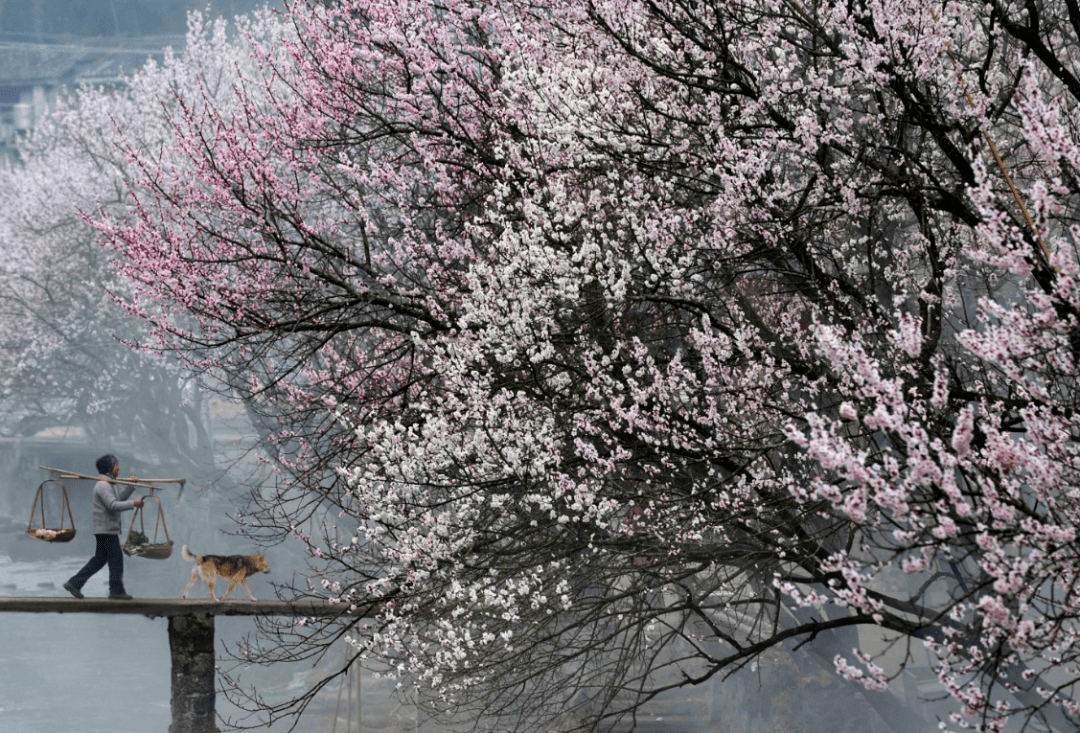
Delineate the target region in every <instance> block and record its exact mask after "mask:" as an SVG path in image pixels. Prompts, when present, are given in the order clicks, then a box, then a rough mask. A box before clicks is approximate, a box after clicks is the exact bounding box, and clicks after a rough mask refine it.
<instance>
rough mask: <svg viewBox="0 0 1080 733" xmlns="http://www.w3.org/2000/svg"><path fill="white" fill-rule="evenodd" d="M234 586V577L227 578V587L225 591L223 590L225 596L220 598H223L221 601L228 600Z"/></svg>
mask: <svg viewBox="0 0 1080 733" xmlns="http://www.w3.org/2000/svg"><path fill="white" fill-rule="evenodd" d="M235 587H236V579H235V578H232V579H230V580H229V589H228V590H227V591H225V596H224V598H222V599H221V600H223V601H227V600H229V596H231V595H232V592H233V588H235Z"/></svg>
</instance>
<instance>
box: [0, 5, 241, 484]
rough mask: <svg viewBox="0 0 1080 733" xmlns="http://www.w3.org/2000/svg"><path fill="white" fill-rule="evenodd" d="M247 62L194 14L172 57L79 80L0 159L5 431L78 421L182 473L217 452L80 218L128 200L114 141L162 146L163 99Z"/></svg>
mask: <svg viewBox="0 0 1080 733" xmlns="http://www.w3.org/2000/svg"><path fill="white" fill-rule="evenodd" d="M246 59H247V55H246V52H245V51H244V49H243V43H242V41H231V40H229V38H228V34H227V26H226V23H225V22H224V21H223V20H222V21H218V22H217V23H214V24H210V23H208V22H205V21H204V20H203V19H202V18H201V16H198V15H195V16H192V26H191V28H190V30H189V35H188V44H187V47H186V48H185V50H184V51H183V52H182V54H178V55H174V56H169V57H167V58H166V60H165V62H164V64H163V65H161V66H158V65H154V64H151V65H150V66H148V67H146V68H144V69H142V70H139V71H138V72H136V73H135V74H134V75H133V76H132V77H131V79H130V81H129V83H128V84H127V85H126V86H124V87H123V88H121V89H115V90H113V89H100V88H87V89H82V90H79V91H78V93H77V94H75V95H74V96H73V97H72V98H70V99H68V100H65V101H63V102H62V103H61V108H60V109H58V110H57V111H56V112H55V113H54V114H53V115H51V116H50V117H49V118H48V119H47V120H46V121H45V122H44V123H43V124H42V125H41V126H40V127H39V128H38V129H37V130H36V131H35V134H34V136H33V138H32V139H30V140H27V141H26V142H25V143H24V144H23V145H22V146H21V148H20V149H19V158H18V159H17V160H14V161H10V162H8V163H7V164H6V165H5V166H4V168H3V170H0V241H2V242H3V244H4V253H5V258H4V261H3V263H0V323H2V324H3V335H2V336H0V366H2V368H0V372H2V376H0V403H2V404H3V405H4V407H5V410H4V412H5V415H6V419H5V430H7V431H9V432H13V433H19V434H33V433H34V432H36V431H37V430H39V429H41V428H43V427H49V426H56V425H65V426H77V427H81V428H83V429H85V430H86V432H87V434H88V435H92V436H94V438H95V439H96V440H99V441H102V440H105V441H107V440H122V441H124V442H130V443H131V444H132V445H133V446H135V447H136V449H137V450H138V451H140V452H144V453H145V454H148V455H149V456H151V457H153V458H155V459H156V460H157V461H158V462H159V463H161V464H164V465H174V466H176V467H177V468H180V469H183V470H184V471H185V472H187V473H186V474H185V475H191V474H190V472H191V471H193V470H198V469H200V468H202V467H205V466H206V465H209V464H212V463H213V456H212V454H211V448H212V446H211V441H210V436H209V433H208V429H207V424H206V419H207V415H206V399H207V396H208V394H209V393H207V392H206V391H205V390H204V389H203V388H202V387H201V386H200V385H199V384H198V382H197V380H195V379H194V378H193V376H192V375H191V374H190V373H188V372H186V371H185V370H183V369H182V368H181V367H180V365H179V364H178V363H177V362H176V361H175V360H169V359H167V358H165V357H163V356H162V355H159V354H155V353H153V352H152V351H147V350H142V349H133V348H130V346H131V345H136V344H138V343H139V342H140V341H141V340H142V338H141V336H142V335H143V334H144V333H145V323H144V321H142V320H141V319H139V318H136V317H134V316H132V315H131V314H129V313H126V312H125V311H124V310H123V308H121V307H120V305H118V303H117V298H121V297H124V298H127V297H128V296H130V295H131V294H132V293H133V292H134V291H133V290H132V289H131V288H130V287H129V286H128V285H127V284H126V283H125V281H124V280H123V279H122V278H120V277H119V271H118V265H117V262H116V259H115V255H113V254H111V253H110V252H109V251H108V250H106V249H104V248H103V247H102V246H101V244H100V241H99V239H100V237H99V235H98V233H97V232H96V230H94V228H93V227H92V226H91V225H90V224H89V223H87V222H86V221H85V220H84V218H83V217H84V216H85V215H86V214H88V213H101V212H106V211H122V210H124V209H125V207H127V206H129V205H130V199H129V197H128V194H127V184H126V180H127V179H128V178H129V177H130V175H129V168H130V166H131V162H130V161H129V160H128V158H127V157H126V155H125V152H124V150H123V149H122V146H121V140H122V141H123V143H124V145H127V146H129V147H131V148H133V149H139V148H151V147H154V146H160V145H162V143H163V141H164V140H166V139H168V137H169V135H170V131H169V129H168V126H167V124H166V120H165V116H164V109H163V105H165V106H167V105H169V104H176V99H178V98H180V97H181V96H182V95H183V94H184V93H187V94H189V95H190V94H192V93H195V92H193V91H192V90H197V93H199V94H207V95H215V94H216V95H219V96H220V97H221V98H222V99H225V100H228V98H229V95H231V93H232V92H231V90H232V87H233V85H234V83H235V75H236V74H238V73H239V67H238V64H239V63H242V62H244V61H246ZM170 97H172V99H170ZM118 126H122V127H123V128H124V129H125V130H126V132H125V133H124V134H123V136H121V134H120V132H119V128H118Z"/></svg>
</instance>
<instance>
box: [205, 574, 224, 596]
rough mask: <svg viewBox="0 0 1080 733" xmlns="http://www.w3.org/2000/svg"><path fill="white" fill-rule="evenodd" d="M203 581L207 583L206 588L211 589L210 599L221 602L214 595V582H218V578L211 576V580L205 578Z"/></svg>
mask: <svg viewBox="0 0 1080 733" xmlns="http://www.w3.org/2000/svg"><path fill="white" fill-rule="evenodd" d="M203 580H205V581H206V587H207V588H209V589H210V597H211V598H213V599H214V600H215V601H218V600H220V599H219V598H218V597H217V596H215V595H214V582H215V581H216V580H217V576H214V575H211V576H210V577H209V578H203Z"/></svg>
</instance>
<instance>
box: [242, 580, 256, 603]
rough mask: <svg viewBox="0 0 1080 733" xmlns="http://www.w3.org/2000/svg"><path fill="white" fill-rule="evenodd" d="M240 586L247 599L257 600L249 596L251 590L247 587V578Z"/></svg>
mask: <svg viewBox="0 0 1080 733" xmlns="http://www.w3.org/2000/svg"><path fill="white" fill-rule="evenodd" d="M240 586H241V587H242V588H243V589H244V592H245V593H247V597H248V598H250V599H251V600H253V601H257V600H259V599H258V598H256V597H255V596H253V595H251V588H248V587H247V578H244V579H243V580H241V581H240Z"/></svg>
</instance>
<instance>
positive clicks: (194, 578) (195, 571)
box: [184, 565, 202, 598]
mask: <svg viewBox="0 0 1080 733" xmlns="http://www.w3.org/2000/svg"><path fill="white" fill-rule="evenodd" d="M200 580H202V576H201V575H199V566H198V565H196V566H195V567H193V568H192V569H191V582H190V583H188V584H187V588H184V598H187V594H188V591H190V590H191V586H193V585H195V584H196V583H198V582H199V581H200Z"/></svg>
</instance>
